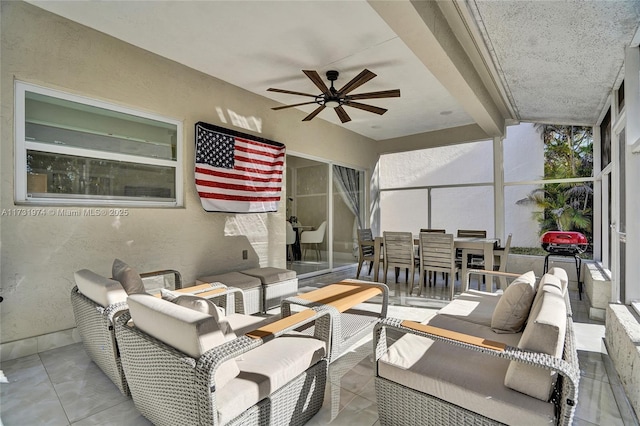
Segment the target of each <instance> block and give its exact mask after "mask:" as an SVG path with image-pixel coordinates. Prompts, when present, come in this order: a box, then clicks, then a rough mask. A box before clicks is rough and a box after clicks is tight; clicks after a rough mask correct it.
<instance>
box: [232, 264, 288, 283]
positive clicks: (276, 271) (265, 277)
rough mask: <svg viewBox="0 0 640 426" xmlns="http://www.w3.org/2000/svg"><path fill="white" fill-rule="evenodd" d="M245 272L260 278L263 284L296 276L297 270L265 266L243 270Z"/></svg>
mask: <svg viewBox="0 0 640 426" xmlns="http://www.w3.org/2000/svg"><path fill="white" fill-rule="evenodd" d="M241 272H242V273H243V274H246V275H249V276H252V277H256V278H258V279H260V281H261V282H262V284H274V283H278V282H280V281H286V280H290V279H293V278H295V277H296V271H292V270H290V269H282V268H273V267H271V266H267V267H265V268H253V269H247V270H246V271H241Z"/></svg>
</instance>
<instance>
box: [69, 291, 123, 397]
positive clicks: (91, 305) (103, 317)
mask: <svg viewBox="0 0 640 426" xmlns="http://www.w3.org/2000/svg"><path fill="white" fill-rule="evenodd" d="M71 306H72V307H73V315H74V317H75V320H76V327H77V328H78V332H79V333H80V337H81V338H82V344H83V345H84V348H85V350H86V351H87V354H88V355H89V357H90V358H91V359H92V360H93V362H95V363H96V365H97V366H98V367H99V368H100V369H101V370H102V371H103V372H104V374H106V375H107V377H109V379H111V381H113V383H115V385H116V386H117V387H118V389H120V392H122V393H123V394H124V395H127V396H128V395H129V394H130V393H129V387H128V386H127V380H126V379H125V375H124V371H123V369H122V364H121V362H120V354H119V351H118V346H117V344H116V339H115V332H114V330H113V324H112V322H111V318H112V317H113V315H114V314H115V313H117V312H120V311H123V310H126V309H127V307H126V304H117V305H111V306H110V307H107V309H105V308H103V307H102V306H100V305H98V304H96V303H95V302H94V301H93V300H91V299H89V298H87V297H85V296H84V295H82V294H81V293H80V292H79V291H78V287H77V286H74V287H73V289H72V290H71Z"/></svg>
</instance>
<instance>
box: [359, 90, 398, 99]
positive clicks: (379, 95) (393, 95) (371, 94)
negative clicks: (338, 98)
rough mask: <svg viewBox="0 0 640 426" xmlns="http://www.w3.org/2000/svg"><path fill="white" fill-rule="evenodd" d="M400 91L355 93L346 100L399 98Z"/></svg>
mask: <svg viewBox="0 0 640 426" xmlns="http://www.w3.org/2000/svg"><path fill="white" fill-rule="evenodd" d="M399 97H400V89H393V90H381V91H379V92H368V93H357V94H355V95H349V96H347V98H348V99H349V100H351V99H378V98H399Z"/></svg>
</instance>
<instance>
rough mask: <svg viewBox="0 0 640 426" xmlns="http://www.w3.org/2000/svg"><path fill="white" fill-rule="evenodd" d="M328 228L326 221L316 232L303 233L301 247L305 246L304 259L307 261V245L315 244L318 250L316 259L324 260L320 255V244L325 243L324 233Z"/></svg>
mask: <svg viewBox="0 0 640 426" xmlns="http://www.w3.org/2000/svg"><path fill="white" fill-rule="evenodd" d="M326 227H327V221H326V220H325V221H324V222H322V223H321V224H320V226H318V229H316V230H315V231H303V232H302V234H300V245H302V244H305V246H304V249H303V250H302V259H303V260H304V259H305V253H306V252H307V247H306V246H307V245H309V244H313V246H314V247H315V250H316V258H317V260H322V255H321V254H320V244H322V242H323V241H324V231H325V228H326Z"/></svg>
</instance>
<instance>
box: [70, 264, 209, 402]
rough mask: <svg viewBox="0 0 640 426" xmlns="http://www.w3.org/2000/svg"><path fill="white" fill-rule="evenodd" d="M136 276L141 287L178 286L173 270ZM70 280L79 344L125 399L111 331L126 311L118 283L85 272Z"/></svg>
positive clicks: (122, 290)
mask: <svg viewBox="0 0 640 426" xmlns="http://www.w3.org/2000/svg"><path fill="white" fill-rule="evenodd" d="M140 276H141V278H142V281H143V283H145V285H146V284H147V282H148V281H150V286H151V287H155V286H157V285H159V283H162V282H165V283H170V284H171V285H172V286H175V288H180V286H181V285H182V280H181V277H180V273H179V272H178V271H174V270H162V271H154V272H146V273H143V274H140ZM74 278H75V282H76V286H74V287H73V289H71V306H72V307H73V315H74V317H75V321H76V327H77V329H78V332H79V334H80V338H81V339H82V344H83V346H84V348H85V350H86V351H87V354H88V355H89V357H90V358H91V359H92V360H93V362H95V363H96V365H97V366H98V367H99V368H100V369H101V370H102V371H103V372H104V374H106V375H107V377H109V378H110V379H111V381H113V383H114V384H115V385H116V386H117V387H118V389H120V392H122V393H123V394H124V395H127V396H128V395H129V394H130V392H129V387H128V386H127V381H126V378H125V376H124V372H123V370H122V364H121V361H120V351H119V348H118V344H117V342H116V338H115V331H114V322H115V317H116V316H117V315H119V314H121V313H123V312H126V311H127V309H128V306H127V303H126V299H127V294H126V292H125V291H124V289H123V288H122V285H121V284H120V283H119V282H118V281H115V280H112V279H110V278H106V277H103V276H101V275H99V274H96V273H95V272H92V271H90V270H88V269H82V270H80V271H77V272H75V274H74ZM79 288H80V289H79ZM211 288H213V287H211Z"/></svg>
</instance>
